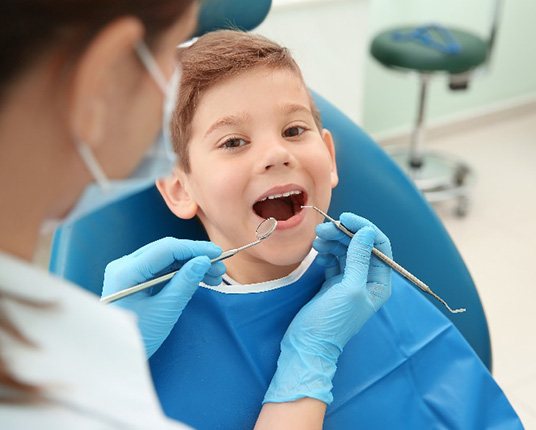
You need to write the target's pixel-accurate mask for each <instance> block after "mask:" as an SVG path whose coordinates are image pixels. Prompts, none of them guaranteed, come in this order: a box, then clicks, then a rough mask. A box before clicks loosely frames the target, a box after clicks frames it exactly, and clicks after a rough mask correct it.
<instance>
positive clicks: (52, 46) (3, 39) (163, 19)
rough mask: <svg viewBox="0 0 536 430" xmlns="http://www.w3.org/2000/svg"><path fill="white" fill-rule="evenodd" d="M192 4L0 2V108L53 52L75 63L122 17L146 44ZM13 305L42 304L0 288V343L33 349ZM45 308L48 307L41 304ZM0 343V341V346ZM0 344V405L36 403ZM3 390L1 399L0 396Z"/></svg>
mask: <svg viewBox="0 0 536 430" xmlns="http://www.w3.org/2000/svg"><path fill="white" fill-rule="evenodd" d="M194 1H195V0H1V1H0V52H1V55H2V59H1V62H0V104H1V103H2V102H3V101H4V100H5V98H6V97H5V96H6V94H7V92H8V91H9V87H10V84H12V83H13V82H14V81H16V80H17V78H18V77H20V76H22V75H23V74H24V73H25V72H26V71H29V70H31V68H32V66H33V65H34V63H36V62H37V61H39V60H40V59H41V58H42V57H43V56H44V55H47V54H49V53H50V52H51V51H54V50H58V51H59V50H61V52H62V53H64V54H65V55H66V56H67V57H68V58H69V59H76V58H77V56H78V55H79V54H80V53H81V52H83V51H84V49H85V47H86V46H87V45H88V44H89V43H90V42H91V40H92V39H93V37H95V36H96V35H97V34H98V33H99V31H100V30H101V29H103V28H104V27H106V26H107V25H108V24H110V23H112V22H114V21H115V20H117V19H120V18H122V17H136V18H138V19H139V20H140V21H141V22H142V23H143V25H144V27H145V41H146V42H147V43H148V44H149V45H150V44H151V43H152V42H154V41H156V40H157V39H158V36H160V34H161V33H163V32H164V31H165V30H166V29H168V28H169V27H171V25H173V24H175V23H176V22H177V21H178V20H179V18H181V17H182V15H183V14H184V13H185V12H187V11H188V10H189V8H190V6H191V5H192V4H193V3H194ZM13 304H16V305H18V306H25V307H29V308H31V309H34V310H35V311H36V312H37V311H42V310H43V309H42V308H43V305H42V304H41V303H39V302H35V303H34V302H33V301H29V300H25V299H20V298H18V297H12V296H10V295H8V294H6V293H4V292H2V291H1V290H0V340H1V339H2V337H4V338H5V337H7V338H10V339H11V341H15V342H18V343H20V344H21V345H24V346H26V347H28V348H32V347H38V346H36V345H33V344H32V342H31V341H30V340H29V339H27V337H26V336H25V334H24V333H23V332H21V331H19V330H18V329H17V327H16V326H15V324H14V322H13V321H11V320H10V319H9V313H8V312H5V308H6V307H9V306H12V305H13ZM44 307H48V306H44ZM2 343H3V342H2ZM2 352H5V348H3V347H2V345H0V403H2V402H8V401H11V402H13V401H15V402H28V401H32V400H36V399H38V400H40V394H41V388H42V387H37V386H34V385H32V384H29V383H27V382H25V381H24V380H21V379H20V378H18V377H17V375H15V374H14V373H13V372H11V371H10V368H9V366H8V365H7V362H6V356H4V355H3V354H2ZM6 392H7V396H6V394H5V393H6Z"/></svg>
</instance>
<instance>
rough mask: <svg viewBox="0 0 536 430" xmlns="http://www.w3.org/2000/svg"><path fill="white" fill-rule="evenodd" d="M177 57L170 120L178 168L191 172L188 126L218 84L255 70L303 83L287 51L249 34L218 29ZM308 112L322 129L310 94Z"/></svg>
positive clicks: (295, 64) (189, 126)
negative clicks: (282, 72) (284, 73)
mask: <svg viewBox="0 0 536 430" xmlns="http://www.w3.org/2000/svg"><path fill="white" fill-rule="evenodd" d="M178 58H179V61H180V63H181V67H182V78H181V87H180V92H179V97H178V101H177V106H176V109H175V112H174V114H173V120H172V136H173V146H174V149H175V152H176V153H177V155H178V158H179V166H180V167H181V168H182V169H183V170H184V171H185V172H186V173H189V172H190V161H189V157H188V145H189V141H190V138H191V123H192V120H193V117H194V115H195V112H196V110H197V106H198V104H199V99H200V98H201V96H202V95H203V93H204V92H205V91H207V90H208V89H209V88H210V87H212V86H213V85H214V84H216V83H217V82H220V81H222V80H224V79H226V78H229V77H232V76H237V75H239V74H240V73H243V72H245V71H247V70H251V69H252V68H254V67H260V66H263V67H269V68H273V69H288V70H290V71H292V72H294V73H296V74H297V75H298V76H299V77H300V79H301V80H302V81H303V76H302V74H301V71H300V68H299V66H298V64H297V63H296V62H295V61H294V59H293V58H292V56H291V55H290V52H289V50H288V49H287V48H284V47H282V46H280V45H278V44H277V43H275V42H272V41H271V40H269V39H267V38H265V37H263V36H259V35H254V34H251V33H244V32H241V31H235V30H220V31H215V32H212V33H208V34H206V35H204V36H202V37H200V38H199V39H198V40H197V41H196V42H195V43H194V44H193V45H191V46H188V47H186V48H180V49H179V51H178ZM309 99H310V105H311V111H312V113H313V116H314V120H315V123H316V125H317V127H318V129H319V130H322V123H321V120H320V113H319V112H318V109H317V107H316V105H315V103H314V101H313V99H312V97H311V95H310V94H309Z"/></svg>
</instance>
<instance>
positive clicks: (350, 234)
mask: <svg viewBox="0 0 536 430" xmlns="http://www.w3.org/2000/svg"><path fill="white" fill-rule="evenodd" d="M302 208H303V209H314V210H315V211H317V212H318V213H320V214H321V215H322V216H324V218H326V219H327V220H329V221H331V222H332V223H333V224H334V225H335V227H337V228H338V229H339V230H340V231H342V232H343V233H344V234H346V235H347V236H348V237H354V234H355V233H353V232H351V231H350V230H348V228H346V227H345V226H344V224H342V223H341V222H340V221H338V220H336V219H334V218H332V217H330V216H329V215H328V214H327V213H325V212H324V211H322V210H321V209H319V208H317V207H316V206H310V205H308V206H302ZM372 253H373V254H374V255H375V256H376V257H377V258H378V259H379V260H381V261H383V262H384V263H385V264H387V265H388V266H389V267H390V268H391V269H393V270H395V271H396V272H398V273H400V274H401V275H402V276H403V277H404V278H406V279H407V280H408V281H410V282H411V283H412V284H414V285H415V286H417V287H418V288H420V289H421V290H422V291H424V292H425V293H427V294H430V295H431V296H432V297H434V298H435V299H436V300H438V301H439V302H441V303H442V304H443V305H444V306H445V307H446V308H447V309H448V310H449V312H451V313H453V314H457V313H461V312H465V311H466V309H465V308H459V309H451V307H450V306H449V305H448V304H447V302H445V300H443V299H442V298H441V297H439V296H438V295H437V294H436V293H434V292H433V291H432V289H431V288H430V287H429V286H428V285H426V284H425V283H424V282H423V281H421V280H420V279H419V278H417V277H416V276H415V275H413V274H412V273H410V272H409V271H407V270H406V269H404V268H403V267H402V266H401V265H400V264H398V263H397V262H396V261H394V260H392V259H391V258H389V257H388V256H387V255H385V254H384V253H383V252H381V251H380V250H379V249H377V248H372Z"/></svg>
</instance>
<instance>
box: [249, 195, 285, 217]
mask: <svg viewBox="0 0 536 430" xmlns="http://www.w3.org/2000/svg"><path fill="white" fill-rule="evenodd" d="M253 209H254V210H255V212H256V213H257V215H259V216H261V217H262V218H270V217H274V218H275V219H276V220H278V221H285V220H287V219H289V218H290V217H292V216H293V215H294V209H293V204H292V201H291V200H290V199H271V200H270V199H268V200H264V201H262V202H257V203H255V204H254V205H253Z"/></svg>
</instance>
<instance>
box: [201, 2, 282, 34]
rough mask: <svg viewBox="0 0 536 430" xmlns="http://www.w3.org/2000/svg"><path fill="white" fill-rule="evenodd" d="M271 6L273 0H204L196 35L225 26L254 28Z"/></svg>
mask: <svg viewBox="0 0 536 430" xmlns="http://www.w3.org/2000/svg"><path fill="white" fill-rule="evenodd" d="M271 6H272V0H255V1H251V0H202V2H201V10H200V11H199V19H198V24H197V30H196V32H195V36H201V35H202V34H205V33H208V32H209V31H214V30H219V29H223V28H233V29H240V30H252V29H254V28H255V27H257V26H258V25H259V24H260V23H261V22H262V21H263V20H264V18H265V17H266V15H268V12H269V11H270V7H271Z"/></svg>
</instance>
